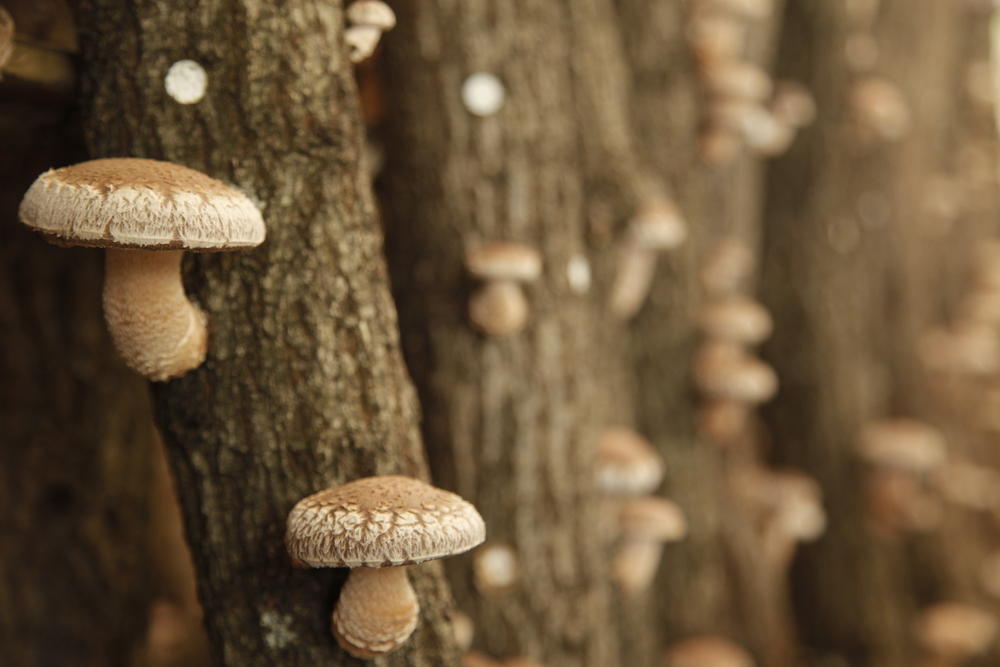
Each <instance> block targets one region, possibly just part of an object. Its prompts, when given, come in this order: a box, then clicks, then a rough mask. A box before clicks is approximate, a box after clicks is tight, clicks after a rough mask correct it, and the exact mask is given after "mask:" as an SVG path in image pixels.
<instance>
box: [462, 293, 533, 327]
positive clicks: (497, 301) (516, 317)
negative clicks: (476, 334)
mask: <svg viewBox="0 0 1000 667" xmlns="http://www.w3.org/2000/svg"><path fill="white" fill-rule="evenodd" d="M528 312H529V308H528V300H527V298H526V297H525V296H524V290H522V289H521V286H520V285H518V284H517V283H514V282H510V281H499V280H498V281H494V282H491V283H487V284H486V285H484V286H483V287H481V288H479V289H478V290H476V292H475V293H474V294H473V295H472V298H471V299H470V300H469V319H470V320H472V323H473V324H474V325H476V327H477V328H478V329H479V330H480V331H482V332H483V333H487V334H489V335H491V336H510V335H511V334H515V333H517V332H519V331H521V329H523V328H524V325H525V324H526V323H527V322H528Z"/></svg>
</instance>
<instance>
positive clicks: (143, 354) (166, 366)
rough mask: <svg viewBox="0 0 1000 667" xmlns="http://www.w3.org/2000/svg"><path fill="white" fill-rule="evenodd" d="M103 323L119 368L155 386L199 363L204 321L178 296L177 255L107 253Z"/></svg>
mask: <svg viewBox="0 0 1000 667" xmlns="http://www.w3.org/2000/svg"><path fill="white" fill-rule="evenodd" d="M106 252H107V254H106V255H105V275H104V319H105V320H106V321H107V323H108V329H109V330H110V331H111V338H112V340H114V343H115V347H117V348H118V352H119V354H121V356H122V357H123V358H124V360H125V363H126V364H127V365H128V366H129V368H132V369H134V370H136V371H138V372H139V373H142V374H143V375H144V376H146V377H147V378H149V379H150V380H153V381H154V382H161V381H163V380H169V379H171V378H175V377H179V376H181V375H184V374H185V373H187V372H188V371H189V370H191V369H193V368H197V367H198V366H199V365H201V362H202V361H204V359H205V350H206V338H207V334H206V326H205V322H206V317H205V313H203V312H202V311H201V309H200V308H198V307H197V306H196V305H194V304H193V303H191V302H190V301H189V300H188V298H187V295H185V294H184V285H183V283H182V282H181V257H182V256H183V254H184V252H183V251H182V250H133V249H121V248H109V249H108V250H107V251H106Z"/></svg>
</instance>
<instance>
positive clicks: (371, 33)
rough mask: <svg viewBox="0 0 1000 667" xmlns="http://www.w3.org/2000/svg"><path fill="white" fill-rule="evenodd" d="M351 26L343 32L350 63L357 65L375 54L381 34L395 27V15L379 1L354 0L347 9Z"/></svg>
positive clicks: (387, 6)
mask: <svg viewBox="0 0 1000 667" xmlns="http://www.w3.org/2000/svg"><path fill="white" fill-rule="evenodd" d="M347 20H348V21H349V22H350V23H351V25H350V26H349V27H348V28H347V29H346V30H345V31H344V41H345V42H347V46H348V48H349V49H350V58H351V62H354V63H359V62H361V61H362V60H366V59H367V58H369V57H371V55H372V54H373V53H375V47H377V46H378V42H379V39H380V38H381V37H382V33H384V32H387V31H389V30H392V29H393V28H394V27H395V26H396V15H395V13H393V11H392V9H391V8H390V7H389V5H387V4H385V3H384V2H382V1H381V0H356V2H354V3H352V4H351V5H350V6H349V7H348V8H347Z"/></svg>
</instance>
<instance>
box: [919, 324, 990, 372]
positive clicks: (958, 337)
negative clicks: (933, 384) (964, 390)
mask: <svg viewBox="0 0 1000 667" xmlns="http://www.w3.org/2000/svg"><path fill="white" fill-rule="evenodd" d="M919 353H920V359H921V361H922V362H923V363H924V365H925V366H926V367H927V368H929V369H930V370H933V371H937V372H940V373H949V374H956V375H990V374H992V373H995V372H997V370H1000V338H998V336H997V332H996V331H995V330H994V329H993V328H992V327H991V326H989V325H985V324H978V323H975V322H971V321H969V322H958V323H956V324H955V325H953V326H951V327H935V328H933V329H930V330H928V331H927V332H925V333H924V335H923V336H922V337H921V338H920V346H919Z"/></svg>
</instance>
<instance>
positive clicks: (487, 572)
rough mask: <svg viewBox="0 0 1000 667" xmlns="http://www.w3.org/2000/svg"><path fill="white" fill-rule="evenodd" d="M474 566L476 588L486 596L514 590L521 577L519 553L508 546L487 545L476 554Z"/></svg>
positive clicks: (498, 544) (473, 561)
mask: <svg viewBox="0 0 1000 667" xmlns="http://www.w3.org/2000/svg"><path fill="white" fill-rule="evenodd" d="M472 566H473V567H472V569H473V575H474V578H475V581H476V588H477V589H479V591H480V592H481V593H483V594H485V595H496V594H499V593H506V592H507V591H510V590H512V589H513V588H514V586H516V585H517V582H518V578H519V577H520V566H519V565H518V561H517V553H516V552H515V551H514V549H513V548H512V547H511V546H510V545H507V544H500V543H493V544H487V545H486V546H484V547H483V548H482V549H480V550H479V551H477V552H476V555H475V557H474V558H473V560H472Z"/></svg>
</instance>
